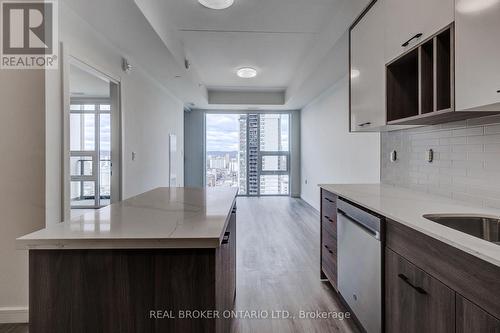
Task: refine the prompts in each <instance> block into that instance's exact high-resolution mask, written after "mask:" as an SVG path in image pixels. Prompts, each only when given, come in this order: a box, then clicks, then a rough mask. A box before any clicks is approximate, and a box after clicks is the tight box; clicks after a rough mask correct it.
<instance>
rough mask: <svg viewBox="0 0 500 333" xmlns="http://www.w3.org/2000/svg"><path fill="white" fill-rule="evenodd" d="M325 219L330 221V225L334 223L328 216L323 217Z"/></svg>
mask: <svg viewBox="0 0 500 333" xmlns="http://www.w3.org/2000/svg"><path fill="white" fill-rule="evenodd" d="M325 219H327V220H328V221H330V222H331V223H333V222H335V221H334V220H332V219H331V218H330V217H329V216H326V215H325Z"/></svg>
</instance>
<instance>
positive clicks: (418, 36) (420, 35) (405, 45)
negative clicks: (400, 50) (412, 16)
mask: <svg viewBox="0 0 500 333" xmlns="http://www.w3.org/2000/svg"><path fill="white" fill-rule="evenodd" d="M422 35H423V33H421V32H419V33H418V34H416V35H415V36H413V37H412V38H410V39H408V40H407V41H406V42H404V43H403V44H401V46H402V47H407V46H408V45H410V42H411V41H412V40H414V39H418V38H420V37H422Z"/></svg>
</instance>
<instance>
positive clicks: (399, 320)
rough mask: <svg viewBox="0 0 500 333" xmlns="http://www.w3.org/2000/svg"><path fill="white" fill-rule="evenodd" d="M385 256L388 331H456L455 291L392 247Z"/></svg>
mask: <svg viewBox="0 0 500 333" xmlns="http://www.w3.org/2000/svg"><path fill="white" fill-rule="evenodd" d="M385 260H386V261H385V284H386V288H385V290H386V292H385V304H386V316H385V320H386V322H385V327H386V332H389V333H390V332H394V333H400V332H407V333H411V332H415V333H419V332H433V333H441V332H442V333H448V332H449V333H452V332H454V330H455V292H454V291H453V290H452V289H450V288H448V287H447V286H446V285H444V284H443V283H441V282H439V281H438V280H437V279H435V278H433V277H431V276H430V275H429V274H427V273H425V272H424V271H422V270H421V269H419V268H417V267H416V266H415V265H413V264H411V263H410V262H409V261H407V260H406V259H404V258H403V257H401V256H399V255H398V254H396V253H394V252H393V251H391V250H389V249H386V251H385Z"/></svg>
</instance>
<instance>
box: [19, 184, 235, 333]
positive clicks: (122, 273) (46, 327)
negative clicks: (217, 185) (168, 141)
mask: <svg viewBox="0 0 500 333" xmlns="http://www.w3.org/2000/svg"><path fill="white" fill-rule="evenodd" d="M236 195H237V190H236V189H201V188H200V189H197V188H158V189H155V190H152V191H149V192H146V193H143V194H141V195H138V196H136V197H133V198H130V199H127V200H124V201H122V202H119V203H115V204H112V205H110V206H108V207H105V208H102V209H100V210H96V211H95V212H89V213H87V214H85V215H83V216H81V217H79V218H77V219H73V220H71V221H68V222H64V223H59V224H56V225H52V226H48V227H47V228H45V229H42V230H39V231H37V232H34V233H31V234H28V235H26V236H23V237H21V238H19V239H18V240H17V242H18V245H19V247H20V248H24V249H28V250H29V275H30V276H29V306H30V307H29V318H30V329H31V330H33V332H50V333H56V332H64V333H66V332H82V333H83V332H225V331H228V327H229V325H230V319H228V318H225V317H228V312H227V311H228V310H231V309H232V308H233V302H234V298H235V287H236Z"/></svg>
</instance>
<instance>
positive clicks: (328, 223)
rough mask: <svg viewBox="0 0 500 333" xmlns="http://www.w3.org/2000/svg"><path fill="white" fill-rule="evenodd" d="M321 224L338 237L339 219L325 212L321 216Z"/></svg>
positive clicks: (324, 228)
mask: <svg viewBox="0 0 500 333" xmlns="http://www.w3.org/2000/svg"><path fill="white" fill-rule="evenodd" d="M321 226H322V229H323V230H327V231H328V232H330V233H331V234H332V235H333V236H335V237H337V219H332V218H331V217H330V216H328V215H326V214H323V216H321Z"/></svg>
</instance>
